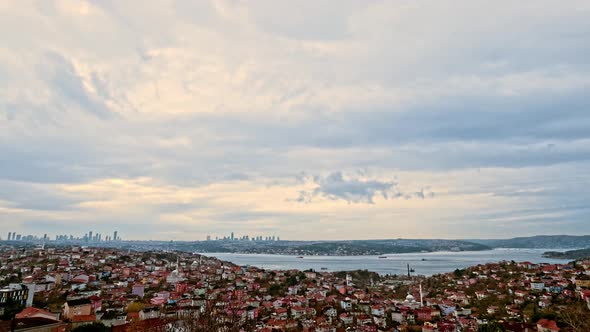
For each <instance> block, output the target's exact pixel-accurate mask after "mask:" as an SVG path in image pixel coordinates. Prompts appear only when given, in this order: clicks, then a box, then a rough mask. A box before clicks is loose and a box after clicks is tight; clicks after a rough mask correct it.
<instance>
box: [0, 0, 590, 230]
mask: <svg viewBox="0 0 590 332" xmlns="http://www.w3.org/2000/svg"><path fill="white" fill-rule="evenodd" d="M0 40H1V41H2V42H1V43H0V230H2V232H1V234H0V237H2V238H6V235H7V233H8V232H9V231H16V232H19V233H23V234H29V233H32V234H38V235H42V234H43V233H48V234H49V235H51V236H54V235H55V234H57V233H59V234H64V233H67V234H70V233H71V234H74V235H82V234H83V233H85V232H88V231H90V230H92V231H94V232H101V233H103V234H106V233H108V234H111V233H112V231H113V230H118V231H119V234H120V235H121V236H122V237H124V238H127V239H174V240H194V239H204V238H205V236H206V235H207V234H211V235H212V236H213V237H215V236H223V235H227V234H229V232H231V231H234V232H235V233H236V234H240V235H241V234H248V235H250V236H252V235H277V236H280V237H281V238H284V239H368V238H399V237H411V238H475V237H488V238H505V237H513V236H525V235H535V234H582V233H585V234H588V233H590V217H589V216H590V189H589V188H590V56H589V55H590V2H589V1H585V0H582V1H566V2H564V1H542V0H535V1H497V0H495V1H480V0H468V1H440V0H433V1H368V0H359V1H343V0H334V1H318V0H314V1H276V0H268V1H232V0H227V1H212V2H205V1H173V0H170V1H114V0H111V1H107V0H101V1H88V2H86V1H74V0H72V1H43V0H41V1H23V0H18V1H1V2H0Z"/></svg>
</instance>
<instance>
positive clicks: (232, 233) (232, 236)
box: [231, 232, 234, 240]
mask: <svg viewBox="0 0 590 332" xmlns="http://www.w3.org/2000/svg"><path fill="white" fill-rule="evenodd" d="M231 239H232V240H233V239H234V232H231Z"/></svg>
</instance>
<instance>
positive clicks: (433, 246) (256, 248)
mask: <svg viewBox="0 0 590 332" xmlns="http://www.w3.org/2000/svg"><path fill="white" fill-rule="evenodd" d="M166 245H167V247H168V248H169V249H175V250H181V251H192V252H200V253H207V252H230V253H247V254H280V255H295V256H299V255H301V256H310V255H327V256H362V255H384V254H394V253H416V252H435V251H476V250H490V249H491V248H490V247H488V246H486V245H483V244H479V243H472V242H467V241H462V240H440V239H429V240H426V239H389V240H349V241H229V240H227V241H226V240H224V241H197V242H174V243H167V244H166Z"/></svg>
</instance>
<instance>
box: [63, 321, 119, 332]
mask: <svg viewBox="0 0 590 332" xmlns="http://www.w3.org/2000/svg"><path fill="white" fill-rule="evenodd" d="M110 331H111V329H110V328H109V327H107V326H105V325H104V324H103V323H101V322H94V323H92V324H86V325H82V326H78V327H76V328H74V329H73V330H72V332H110Z"/></svg>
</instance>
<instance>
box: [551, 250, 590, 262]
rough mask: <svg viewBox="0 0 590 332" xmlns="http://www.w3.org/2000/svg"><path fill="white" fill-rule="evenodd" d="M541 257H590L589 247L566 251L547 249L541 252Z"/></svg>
mask: <svg viewBox="0 0 590 332" xmlns="http://www.w3.org/2000/svg"><path fill="white" fill-rule="evenodd" d="M543 257H547V258H559V259H576V260H577V259H583V258H588V257H590V248H586V249H578V250H568V251H566V252H558V251H547V252H545V253H544V254H543Z"/></svg>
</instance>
